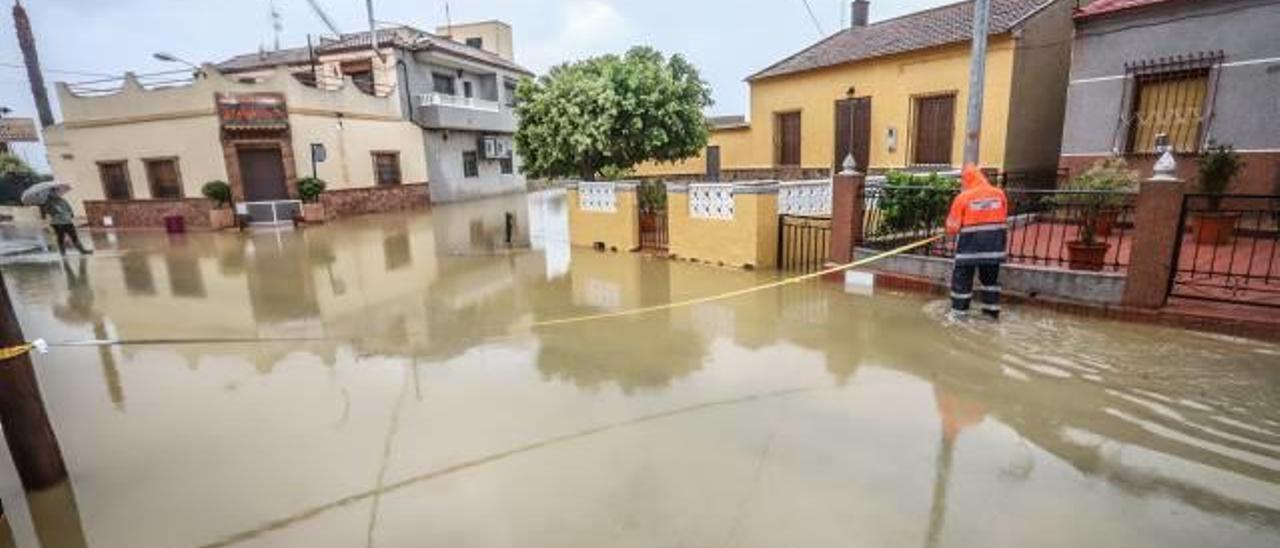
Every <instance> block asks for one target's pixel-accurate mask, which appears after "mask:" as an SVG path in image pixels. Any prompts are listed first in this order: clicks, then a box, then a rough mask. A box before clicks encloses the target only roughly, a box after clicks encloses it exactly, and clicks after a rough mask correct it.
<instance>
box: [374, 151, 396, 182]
mask: <svg viewBox="0 0 1280 548" xmlns="http://www.w3.org/2000/svg"><path fill="white" fill-rule="evenodd" d="M373 178H374V182H376V183H377V184H379V185H398V184H400V153H399V152H374V153H373Z"/></svg>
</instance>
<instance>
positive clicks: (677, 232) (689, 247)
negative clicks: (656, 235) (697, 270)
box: [667, 192, 778, 268]
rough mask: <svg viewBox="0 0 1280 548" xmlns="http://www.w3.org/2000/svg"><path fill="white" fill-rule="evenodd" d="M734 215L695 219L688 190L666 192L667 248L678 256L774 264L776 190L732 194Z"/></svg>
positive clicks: (736, 263)
mask: <svg viewBox="0 0 1280 548" xmlns="http://www.w3.org/2000/svg"><path fill="white" fill-rule="evenodd" d="M733 208H734V213H733V219H732V220H714V219H694V218H692V217H690V216H689V194H688V193H687V192H668V193H667V216H668V217H667V223H668V236H667V238H668V241H667V249H668V250H669V251H670V252H671V254H672V255H675V256H676V257H678V258H681V259H691V260H698V261H702V262H708V263H715V264H724V265H726V266H735V267H741V266H748V265H749V266H751V267H754V268H773V267H774V266H775V265H776V263H777V254H778V247H777V246H778V194H777V193H776V192H775V193H770V194H735V195H734V197H733Z"/></svg>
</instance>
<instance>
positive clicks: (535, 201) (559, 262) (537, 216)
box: [529, 190, 571, 279]
mask: <svg viewBox="0 0 1280 548" xmlns="http://www.w3.org/2000/svg"><path fill="white" fill-rule="evenodd" d="M565 202H566V200H565V192H564V191H563V190H547V191H543V192H538V193H534V194H530V195H529V242H530V245H531V246H532V247H533V249H537V250H542V252H543V254H544V255H545V256H546V261H547V279H552V278H558V277H560V276H564V275H566V274H568V273H569V261H570V257H571V253H570V246H569V211H568V209H567V206H566V205H565Z"/></svg>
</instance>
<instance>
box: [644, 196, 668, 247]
mask: <svg viewBox="0 0 1280 548" xmlns="http://www.w3.org/2000/svg"><path fill="white" fill-rule="evenodd" d="M640 248H641V249H648V250H653V251H665V250H666V249H667V210H666V209H646V208H643V207H642V208H640Z"/></svg>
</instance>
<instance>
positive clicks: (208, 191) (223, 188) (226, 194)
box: [200, 181, 231, 208]
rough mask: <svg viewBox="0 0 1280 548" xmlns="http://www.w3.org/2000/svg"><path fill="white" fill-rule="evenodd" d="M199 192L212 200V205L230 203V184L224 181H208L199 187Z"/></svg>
mask: <svg viewBox="0 0 1280 548" xmlns="http://www.w3.org/2000/svg"><path fill="white" fill-rule="evenodd" d="M200 193H201V194H204V197H205V198H208V199H210V200H213V203H214V207H219V208H220V207H226V206H227V205H229V204H230V203H231V185H229V184H227V182H226V181H209V182H207V183H205V184H204V186H202V187H200Z"/></svg>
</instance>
